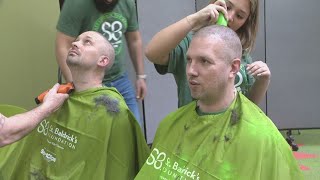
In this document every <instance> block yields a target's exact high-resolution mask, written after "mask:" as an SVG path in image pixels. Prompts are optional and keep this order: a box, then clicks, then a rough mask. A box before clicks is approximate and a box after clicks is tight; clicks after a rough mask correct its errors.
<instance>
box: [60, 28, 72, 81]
mask: <svg viewBox="0 0 320 180" xmlns="http://www.w3.org/2000/svg"><path fill="white" fill-rule="evenodd" d="M74 39H75V38H74V37H71V36H68V35H65V34H63V33H62V32H59V31H58V32H57V35H56V47H55V50H56V51H55V53H56V60H57V63H58V65H59V67H60V69H61V72H62V75H63V77H64V79H65V80H66V82H72V75H71V72H70V69H69V67H68V66H67V63H66V61H67V55H68V51H69V49H70V47H71V43H72V42H73V41H74Z"/></svg>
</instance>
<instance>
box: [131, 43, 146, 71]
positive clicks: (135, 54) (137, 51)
mask: <svg viewBox="0 0 320 180" xmlns="http://www.w3.org/2000/svg"><path fill="white" fill-rule="evenodd" d="M128 49H129V55H130V59H131V61H132V64H133V66H134V69H135V71H136V74H137V75H142V74H144V63H143V51H142V49H143V48H142V40H141V38H138V39H135V40H132V41H130V40H129V41H128Z"/></svg>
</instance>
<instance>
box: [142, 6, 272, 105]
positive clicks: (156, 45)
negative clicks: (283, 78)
mask: <svg viewBox="0 0 320 180" xmlns="http://www.w3.org/2000/svg"><path fill="white" fill-rule="evenodd" d="M258 9H259V0H228V1H226V2H225V1H223V0H217V1H212V2H211V4H209V5H208V6H206V7H205V8H203V9H201V10H200V11H198V12H196V13H194V14H191V15H189V16H187V17H185V18H183V19H181V20H180V21H178V22H176V23H174V24H172V25H170V26H168V27H166V28H164V29H162V30H161V31H159V32H158V33H157V34H156V35H155V36H154V37H153V38H152V39H151V41H150V42H149V44H148V45H147V46H146V50H145V53H146V56H147V58H148V59H149V60H150V61H151V62H153V63H154V65H155V68H156V70H157V71H158V72H159V73H160V74H166V73H172V74H173V75H174V78H175V81H176V84H177V90H178V107H181V106H183V105H186V104H188V103H189V102H191V101H192V100H193V99H192V97H191V94H190V89H189V87H188V82H187V77H186V71H185V70H186V68H185V67H186V64H187V57H186V52H187V50H188V48H189V46H190V42H191V39H192V33H191V31H197V30H198V29H200V28H201V27H204V26H207V25H211V24H215V23H216V21H217V19H218V16H219V13H222V14H223V15H224V16H225V18H226V19H227V21H228V27H230V28H231V29H232V30H234V31H235V32H236V33H237V35H238V36H239V38H240V40H241V44H242V48H243V56H242V57H241V66H240V71H239V73H238V74H237V77H236V78H235V86H236V88H237V90H238V91H241V92H242V93H243V94H244V95H245V96H247V97H248V98H249V99H250V100H251V101H252V102H254V103H256V104H259V103H260V102H261V101H262V100H263V98H264V96H265V93H266V91H267V89H268V86H269V83H270V77H271V73H270V70H269V68H268V66H267V64H265V63H264V62H262V61H255V62H252V59H251V57H250V52H251V50H252V49H253V47H254V42H255V39H256V34H257V31H258Z"/></svg>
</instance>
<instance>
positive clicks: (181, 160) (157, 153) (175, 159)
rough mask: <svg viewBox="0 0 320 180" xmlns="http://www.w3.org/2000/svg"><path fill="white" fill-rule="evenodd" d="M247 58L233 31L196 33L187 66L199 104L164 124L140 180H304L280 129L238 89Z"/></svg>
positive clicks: (213, 28) (183, 109)
mask: <svg viewBox="0 0 320 180" xmlns="http://www.w3.org/2000/svg"><path fill="white" fill-rule="evenodd" d="M241 54H242V46H241V42H240V40H239V38H238V36H237V34H236V33H235V32H234V31H232V30H231V29H229V28H227V27H222V26H216V25H214V26H208V27H205V28H203V29H201V30H199V31H198V32H196V34H195V35H194V37H193V39H192V41H191V44H190V47H189V49H188V52H187V61H188V62H187V67H186V72H187V77H188V83H189V87H190V90H191V95H192V97H193V98H194V99H196V100H195V101H193V102H191V103H190V104H188V105H185V106H183V107H181V108H179V109H178V110H177V111H175V112H173V113H171V114H169V115H168V116H167V117H166V118H165V119H164V120H163V121H162V122H161V123H160V125H159V127H158V129H157V132H156V136H155V139H154V143H153V147H152V151H151V154H150V155H149V157H148V159H147V161H146V163H145V164H144V166H143V167H142V169H141V171H140V172H139V174H138V175H137V177H136V178H135V179H136V180H145V179H162V180H171V179H172V180H173V179H179V180H182V179H183V180H186V179H188V180H200V179H204V180H215V179H223V180H225V179H236V180H247V179H254V180H259V179H266V180H271V179H273V180H280V179H281V180H282V179H283V180H284V179H290V180H292V179H297V180H298V179H299V180H300V179H303V176H302V174H301V172H300V169H299V167H298V165H297V162H296V160H295V159H294V157H293V154H292V151H291V149H290V147H289V145H288V144H287V142H286V141H285V139H284V138H283V137H282V135H281V134H280V133H279V131H278V129H277V128H276V126H275V125H274V124H273V123H272V121H271V120H270V119H269V118H268V117H267V116H266V115H265V114H264V113H263V112H262V111H261V110H260V109H259V107H257V106H256V105H255V104H254V103H252V102H251V101H250V100H248V99H247V98H246V97H245V96H244V95H242V94H241V93H239V92H237V91H236V90H235V87H234V80H235V77H236V74H237V72H238V71H239V67H240V59H241ZM253 71H255V68H253ZM261 73H263V71H261V72H260V71H255V72H253V74H254V75H257V76H261V75H262V74H261Z"/></svg>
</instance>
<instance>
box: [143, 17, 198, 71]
mask: <svg viewBox="0 0 320 180" xmlns="http://www.w3.org/2000/svg"><path fill="white" fill-rule="evenodd" d="M189 19H190V18H189ZM189 19H187V18H183V19H182V20H180V21H178V22H176V23H174V24H172V25H170V26H168V27H166V28H164V29H162V30H161V31H160V32H158V33H157V34H156V35H155V36H154V37H153V38H152V39H151V41H150V42H149V44H148V45H147V46H146V49H145V54H146V57H147V58H148V59H149V60H150V61H151V62H153V63H155V64H160V65H167V64H168V60H169V54H170V52H171V51H172V50H173V49H174V48H175V47H176V46H177V45H178V44H179V43H180V42H181V41H182V40H183V38H184V37H186V35H187V34H188V33H189V32H190V31H191V30H192V25H191V22H190V20H189ZM188 20H189V21H188Z"/></svg>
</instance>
